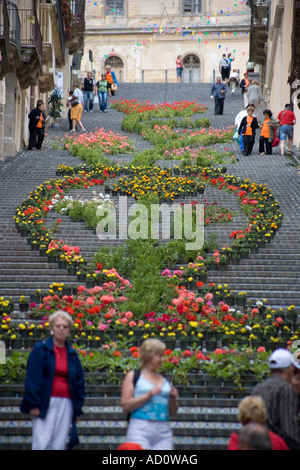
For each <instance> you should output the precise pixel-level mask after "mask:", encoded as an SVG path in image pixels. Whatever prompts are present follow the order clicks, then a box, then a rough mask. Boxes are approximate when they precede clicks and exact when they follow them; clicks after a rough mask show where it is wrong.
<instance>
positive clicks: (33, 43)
mask: <svg viewBox="0 0 300 470" xmlns="http://www.w3.org/2000/svg"><path fill="white" fill-rule="evenodd" d="M18 12H19V17H20V22H21V46H30V47H35V48H36V50H37V55H38V57H39V60H40V62H41V64H42V60H43V40H42V34H41V29H40V25H39V22H38V19H37V14H36V11H35V10H22V9H19V10H18Z"/></svg>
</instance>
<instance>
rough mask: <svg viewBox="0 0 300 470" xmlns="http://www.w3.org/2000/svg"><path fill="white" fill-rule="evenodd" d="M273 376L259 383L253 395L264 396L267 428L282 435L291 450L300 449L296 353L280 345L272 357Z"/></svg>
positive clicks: (270, 360) (270, 364)
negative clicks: (295, 387) (294, 374)
mask: <svg viewBox="0 0 300 470" xmlns="http://www.w3.org/2000/svg"><path fill="white" fill-rule="evenodd" d="M269 366H270V370H271V376H270V377H268V378H267V379H266V380H265V381H264V382H262V383H261V384H258V385H257V386H256V387H255V388H254V389H253V390H252V393H251V395H258V396H261V397H262V399H263V400H264V402H265V405H266V408H267V428H268V429H269V430H270V431H273V432H275V433H277V434H279V436H281V437H282V438H283V439H284V440H285V442H286V444H287V446H288V447H289V448H290V450H300V427H299V419H298V396H297V394H296V392H295V391H294V388H293V386H292V385H291V380H292V376H293V373H294V365H293V355H292V354H291V352H290V351H288V350H287V349H281V348H279V349H276V350H275V351H274V352H273V353H272V354H271V355H270V357H269Z"/></svg>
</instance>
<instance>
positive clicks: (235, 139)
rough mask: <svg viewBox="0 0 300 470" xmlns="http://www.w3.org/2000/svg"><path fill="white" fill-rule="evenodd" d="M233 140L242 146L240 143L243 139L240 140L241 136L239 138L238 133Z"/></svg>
mask: <svg viewBox="0 0 300 470" xmlns="http://www.w3.org/2000/svg"><path fill="white" fill-rule="evenodd" d="M232 138H233V140H234V141H235V142H236V143H237V144H239V145H240V143H241V138H240V136H239V133H238V131H236V132H235V134H234V136H233V137H232Z"/></svg>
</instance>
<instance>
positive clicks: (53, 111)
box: [48, 88, 63, 119]
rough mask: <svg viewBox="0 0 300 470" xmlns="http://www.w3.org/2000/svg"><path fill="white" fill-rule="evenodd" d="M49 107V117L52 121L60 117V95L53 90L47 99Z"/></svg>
mask: <svg viewBox="0 0 300 470" xmlns="http://www.w3.org/2000/svg"><path fill="white" fill-rule="evenodd" d="M48 105H49V116H50V117H52V118H53V119H58V118H60V117H61V109H62V106H63V105H62V95H61V92H60V91H59V90H58V89H57V88H55V89H54V90H53V91H52V93H51V95H50V98H49V99H48Z"/></svg>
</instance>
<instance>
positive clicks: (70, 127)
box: [68, 109, 73, 131]
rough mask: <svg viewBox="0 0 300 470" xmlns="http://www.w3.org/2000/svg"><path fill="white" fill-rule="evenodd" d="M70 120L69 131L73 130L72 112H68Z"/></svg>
mask: <svg viewBox="0 0 300 470" xmlns="http://www.w3.org/2000/svg"><path fill="white" fill-rule="evenodd" d="M68 120H69V131H70V130H71V129H72V127H73V126H72V119H71V110H70V109H69V111H68Z"/></svg>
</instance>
